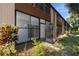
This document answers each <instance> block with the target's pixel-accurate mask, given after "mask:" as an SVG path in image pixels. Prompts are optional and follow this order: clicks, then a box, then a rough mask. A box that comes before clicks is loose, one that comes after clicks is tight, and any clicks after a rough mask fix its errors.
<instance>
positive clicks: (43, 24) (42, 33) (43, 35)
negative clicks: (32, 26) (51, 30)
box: [40, 19, 45, 40]
mask: <svg viewBox="0 0 79 59" xmlns="http://www.w3.org/2000/svg"><path fill="white" fill-rule="evenodd" d="M40 39H42V40H45V20H43V19H40Z"/></svg>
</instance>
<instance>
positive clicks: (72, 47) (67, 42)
mask: <svg viewBox="0 0 79 59" xmlns="http://www.w3.org/2000/svg"><path fill="white" fill-rule="evenodd" d="M78 35H79V32H76V33H73V34H69V35H68V36H67V37H64V38H63V39H62V40H60V41H58V42H56V43H55V44H54V45H55V46H57V44H58V47H60V46H59V44H61V45H62V47H64V48H63V49H61V50H60V51H59V52H58V53H59V54H58V55H69V56H74V55H75V56H77V55H79V36H78ZM61 51H62V52H61ZM52 55H53V53H52ZM56 55H57V54H56Z"/></svg>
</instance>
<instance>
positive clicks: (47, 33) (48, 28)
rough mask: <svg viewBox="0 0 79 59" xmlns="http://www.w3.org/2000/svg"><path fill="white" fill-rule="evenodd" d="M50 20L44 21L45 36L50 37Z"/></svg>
mask: <svg viewBox="0 0 79 59" xmlns="http://www.w3.org/2000/svg"><path fill="white" fill-rule="evenodd" d="M50 36H51V28H50V22H48V21H46V38H51V37H50Z"/></svg>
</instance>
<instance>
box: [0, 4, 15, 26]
mask: <svg viewBox="0 0 79 59" xmlns="http://www.w3.org/2000/svg"><path fill="white" fill-rule="evenodd" d="M14 21H15V4H14V3H0V25H1V24H2V23H7V24H14Z"/></svg>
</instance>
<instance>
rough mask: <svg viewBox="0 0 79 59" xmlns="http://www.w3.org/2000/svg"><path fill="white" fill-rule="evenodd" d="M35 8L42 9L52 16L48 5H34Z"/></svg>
mask: <svg viewBox="0 0 79 59" xmlns="http://www.w3.org/2000/svg"><path fill="white" fill-rule="evenodd" d="M33 6H34V7H35V6H36V7H37V8H39V9H41V10H42V11H43V12H45V13H47V14H50V9H49V8H48V5H47V3H33Z"/></svg>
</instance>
